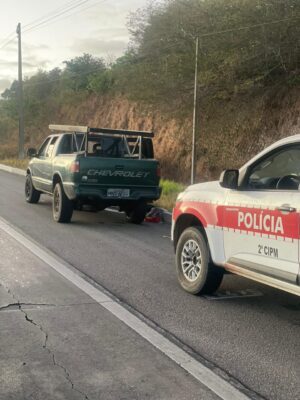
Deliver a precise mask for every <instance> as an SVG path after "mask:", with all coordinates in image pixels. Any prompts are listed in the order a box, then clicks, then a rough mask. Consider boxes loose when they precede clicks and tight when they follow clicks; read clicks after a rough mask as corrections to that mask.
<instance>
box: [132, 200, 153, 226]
mask: <svg viewBox="0 0 300 400" xmlns="http://www.w3.org/2000/svg"><path fill="white" fill-rule="evenodd" d="M147 211H148V208H147V205H146V204H145V203H137V204H136V206H135V207H134V208H132V209H131V210H130V211H128V212H127V219H128V221H129V222H131V223H132V224H136V225H139V224H141V223H142V222H143V221H144V219H145V217H146V214H147Z"/></svg>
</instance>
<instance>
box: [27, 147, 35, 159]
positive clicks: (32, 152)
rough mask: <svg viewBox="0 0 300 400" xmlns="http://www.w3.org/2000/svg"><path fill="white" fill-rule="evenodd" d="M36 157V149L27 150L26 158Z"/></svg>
mask: <svg viewBox="0 0 300 400" xmlns="http://www.w3.org/2000/svg"><path fill="white" fill-rule="evenodd" d="M36 156H37V151H36V149H34V148H33V147H30V148H29V149H28V150H27V157H29V158H33V157H36Z"/></svg>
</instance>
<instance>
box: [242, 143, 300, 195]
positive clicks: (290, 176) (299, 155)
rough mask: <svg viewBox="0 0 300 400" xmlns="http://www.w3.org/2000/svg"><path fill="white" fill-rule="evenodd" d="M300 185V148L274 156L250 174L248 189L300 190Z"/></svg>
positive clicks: (262, 162)
mask: <svg viewBox="0 0 300 400" xmlns="http://www.w3.org/2000/svg"><path fill="white" fill-rule="evenodd" d="M299 184H300V147H293V148H288V149H285V150H282V151H280V152H278V153H275V154H272V155H271V156H270V157H267V158H265V159H264V160H263V161H261V162H260V163H259V164H257V165H256V166H255V167H254V168H253V170H252V171H251V172H250V176H249V180H248V188H249V189H255V190H264V189H278V190H280V189H282V190H283V189H285V190H298V189H299Z"/></svg>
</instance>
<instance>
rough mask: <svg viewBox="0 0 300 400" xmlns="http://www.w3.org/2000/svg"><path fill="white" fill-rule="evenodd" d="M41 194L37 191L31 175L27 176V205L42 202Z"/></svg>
mask: <svg viewBox="0 0 300 400" xmlns="http://www.w3.org/2000/svg"><path fill="white" fill-rule="evenodd" d="M40 197H41V192H39V191H38V190H36V189H35V188H34V186H33V183H32V178H31V175H30V174H28V175H26V181H25V199H26V201H27V203H31V204H36V203H38V201H39V200H40Z"/></svg>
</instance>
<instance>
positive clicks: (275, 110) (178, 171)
mask: <svg viewBox="0 0 300 400" xmlns="http://www.w3.org/2000/svg"><path fill="white" fill-rule="evenodd" d="M199 114H200V121H199V130H198V139H197V140H198V142H197V160H198V161H197V179H198V180H206V179H212V178H216V177H218V175H219V173H220V172H221V170H222V169H224V168H234V167H239V166H241V165H242V164H243V163H244V162H245V161H247V160H248V159H249V158H250V157H252V156H253V155H254V154H256V153H257V152H258V151H260V150H261V149H263V148H264V147H266V146H267V145H269V144H270V143H272V142H274V141H275V140H278V139H279V138H282V137H285V136H289V135H294V134H297V133H300V88H293V89H291V90H287V89H285V88H281V89H280V90H279V91H276V92H275V91H274V89H272V90H271V91H269V92H264V93H256V95H253V96H249V95H247V96H244V97H243V96H241V95H240V96H237V97H236V98H232V99H231V100H227V101H215V102H213V103H212V102H210V104H205V102H204V101H202V104H201V105H200V110H199ZM50 118H51V119H49V120H48V121H44V124H43V125H44V126H43V130H42V132H43V133H42V132H41V131H40V130H39V131H36V132H34V131H32V132H31V134H32V135H31V142H32V143H33V142H36V140H34V137H38V136H41V135H44V136H45V135H47V134H48V131H47V124H48V123H57V124H87V125H90V126H102V127H111V128H122V129H125V128H126V129H127V128H128V129H141V130H154V131H155V133H156V138H155V150H156V156H157V158H158V159H159V160H160V162H161V165H162V171H163V176H164V177H166V178H172V179H175V180H177V181H181V182H188V180H189V171H190V163H191V157H190V148H191V129H192V128H191V118H190V119H183V120H182V119H180V118H176V116H173V117H168V116H167V114H166V113H165V112H163V111H160V110H154V109H153V108H148V107H147V106H145V105H139V104H137V103H134V102H130V101H129V100H127V99H126V98H124V97H114V98H112V97H97V96H89V97H87V99H86V100H85V101H84V102H79V103H77V104H75V105H74V104H73V105H70V104H66V105H64V106H62V107H61V108H60V109H59V110H58V111H57V113H56V114H55V115H53V116H51V117H50ZM39 139H40V138H39Z"/></svg>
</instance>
